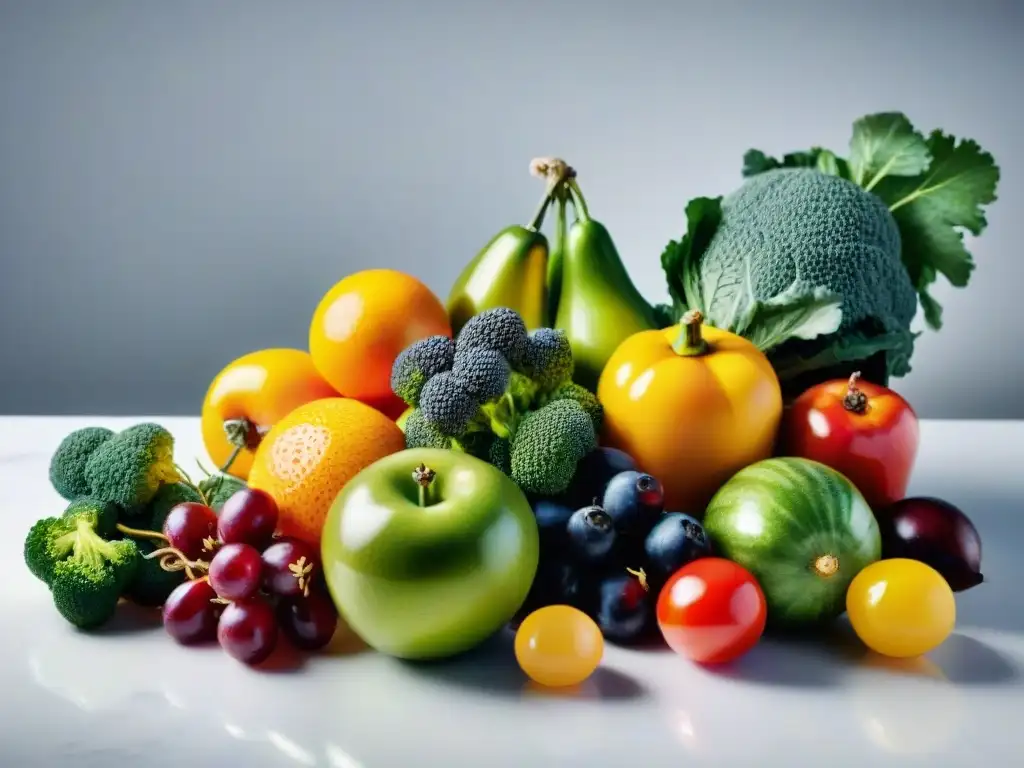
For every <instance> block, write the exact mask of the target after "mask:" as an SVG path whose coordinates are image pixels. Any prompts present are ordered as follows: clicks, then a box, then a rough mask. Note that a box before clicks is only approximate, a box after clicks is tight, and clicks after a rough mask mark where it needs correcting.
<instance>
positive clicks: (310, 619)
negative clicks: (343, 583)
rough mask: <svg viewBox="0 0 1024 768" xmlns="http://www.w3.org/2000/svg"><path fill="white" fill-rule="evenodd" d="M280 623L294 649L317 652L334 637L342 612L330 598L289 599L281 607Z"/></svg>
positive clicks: (317, 595)
mask: <svg viewBox="0 0 1024 768" xmlns="http://www.w3.org/2000/svg"><path fill="white" fill-rule="evenodd" d="M277 620H278V622H279V623H280V625H281V632H283V633H284V635H285V637H287V638H288V639H289V640H290V641H291V643H292V645H294V646H295V647H296V648H301V649H302V650H304V651H315V650H317V649H319V648H323V647H324V646H325V645H327V644H328V643H329V642H331V638H332V637H334V630H335V629H337V627H338V612H337V610H335V608H334V603H333V602H331V599H330V598H329V597H327V596H326V595H323V594H321V593H319V592H311V593H310V594H309V596H308V597H289V598H285V599H284V600H282V601H281V602H280V603H278V606H277Z"/></svg>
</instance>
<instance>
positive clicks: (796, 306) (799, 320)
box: [731, 283, 843, 352]
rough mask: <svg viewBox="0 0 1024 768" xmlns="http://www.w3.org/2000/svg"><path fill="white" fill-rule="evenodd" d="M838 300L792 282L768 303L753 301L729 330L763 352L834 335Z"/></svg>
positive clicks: (821, 290)
mask: <svg viewBox="0 0 1024 768" xmlns="http://www.w3.org/2000/svg"><path fill="white" fill-rule="evenodd" d="M841 303H842V302H841V299H840V297H839V296H838V295H836V294H834V293H830V292H829V291H827V290H826V289H825V288H820V287H819V288H809V287H807V286H804V285H800V284H798V283H794V284H793V285H791V286H790V287H789V288H788V289H787V290H785V291H783V292H782V293H780V294H778V295H777V296H774V297H772V298H771V299H768V300H767V301H753V302H751V304H750V306H749V307H747V310H746V312H745V313H744V316H743V319H742V320H740V321H739V322H738V323H737V324H736V326H735V328H733V329H731V330H732V331H733V332H734V333H738V334H740V335H742V336H744V337H745V338H746V339H748V340H749V341H750V342H751V343H753V344H754V345H755V346H756V347H757V348H758V349H760V350H761V351H762V352H765V351H767V350H769V349H772V348H773V347H777V346H779V345H780V344H782V343H783V342H786V341H789V340H790V339H804V340H810V339H816V338H817V337H819V336H825V335H828V334H830V333H835V332H836V331H837V330H839V325H840V323H841V322H842V320H843V311H842V308H841Z"/></svg>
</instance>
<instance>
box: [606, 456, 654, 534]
mask: <svg viewBox="0 0 1024 768" xmlns="http://www.w3.org/2000/svg"><path fill="white" fill-rule="evenodd" d="M664 505H665V489H664V488H662V486H661V483H660V482H659V481H658V479H657V478H656V477H652V476H651V475H647V474H644V473H643V472H637V471H636V470H629V471H627V472H620V473H619V474H617V475H615V477H613V478H612V479H611V481H610V482H609V483H608V487H607V488H606V489H605V492H604V500H603V502H602V504H601V506H602V507H604V510H605V511H606V512H607V513H608V514H609V515H610V516H611V518H612V520H614V521H615V528H616V529H617V530H618V531H619V532H620V533H624V534H626V535H628V536H640V537H643V536H646V535H647V534H648V533H649V532H650V530H651V528H653V527H654V525H655V523H657V522H658V519H659V518H660V517H661V513H662V510H663V509H664Z"/></svg>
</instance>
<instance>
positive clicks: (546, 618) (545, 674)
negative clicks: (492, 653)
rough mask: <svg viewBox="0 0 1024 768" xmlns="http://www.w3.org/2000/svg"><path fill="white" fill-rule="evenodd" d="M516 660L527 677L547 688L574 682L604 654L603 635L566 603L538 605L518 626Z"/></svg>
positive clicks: (581, 679) (591, 620) (592, 671)
mask: <svg viewBox="0 0 1024 768" xmlns="http://www.w3.org/2000/svg"><path fill="white" fill-rule="evenodd" d="M515 653H516V661H518V662H519V666H520V668H522V670H523V672H525V673H526V675H527V677H529V678H530V679H531V680H533V681H534V682H536V683H539V684H540V685H544V686H547V687H549V688H561V687H564V686H570V685H578V684H579V683H582V682H583V681H584V680H586V679H587V678H588V677H590V676H591V675H592V674H593V673H594V670H595V669H597V667H598V665H599V664H600V663H601V658H602V656H604V637H603V636H602V635H601V630H600V629H599V628H598V626H597V624H595V623H594V620H593V619H591V618H590V617H589V616H587V614H585V613H583V611H581V610H578V609H577V608H573V607H571V606H568V605H548V606H545V607H544V608H540V609H538V610H536V611H534V612H533V613H531V614H530V615H529V616H527V617H526V618H525V619H524V620H523V623H522V624H520V625H519V630H518V631H517V632H516V641H515Z"/></svg>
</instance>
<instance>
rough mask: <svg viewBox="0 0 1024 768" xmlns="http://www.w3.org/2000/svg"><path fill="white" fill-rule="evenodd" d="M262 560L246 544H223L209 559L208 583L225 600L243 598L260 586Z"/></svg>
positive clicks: (252, 593) (258, 554) (249, 595)
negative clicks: (211, 558)
mask: <svg viewBox="0 0 1024 768" xmlns="http://www.w3.org/2000/svg"><path fill="white" fill-rule="evenodd" d="M262 570H263V560H262V559H261V558H260V553H259V552H258V551H256V550H255V549H254V548H253V547H250V546H249V545H248V544H225V545H224V546H222V547H221V548H220V550H218V552H217V554H216V555H214V556H213V560H211V561H210V584H211V585H212V586H213V589H214V591H216V593H217V594H218V595H219V596H220V597H223V598H224V599H225V600H244V599H245V598H247V597H252V596H253V595H254V594H256V591H257V590H258V589H259V588H260V576H261V573H262Z"/></svg>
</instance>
